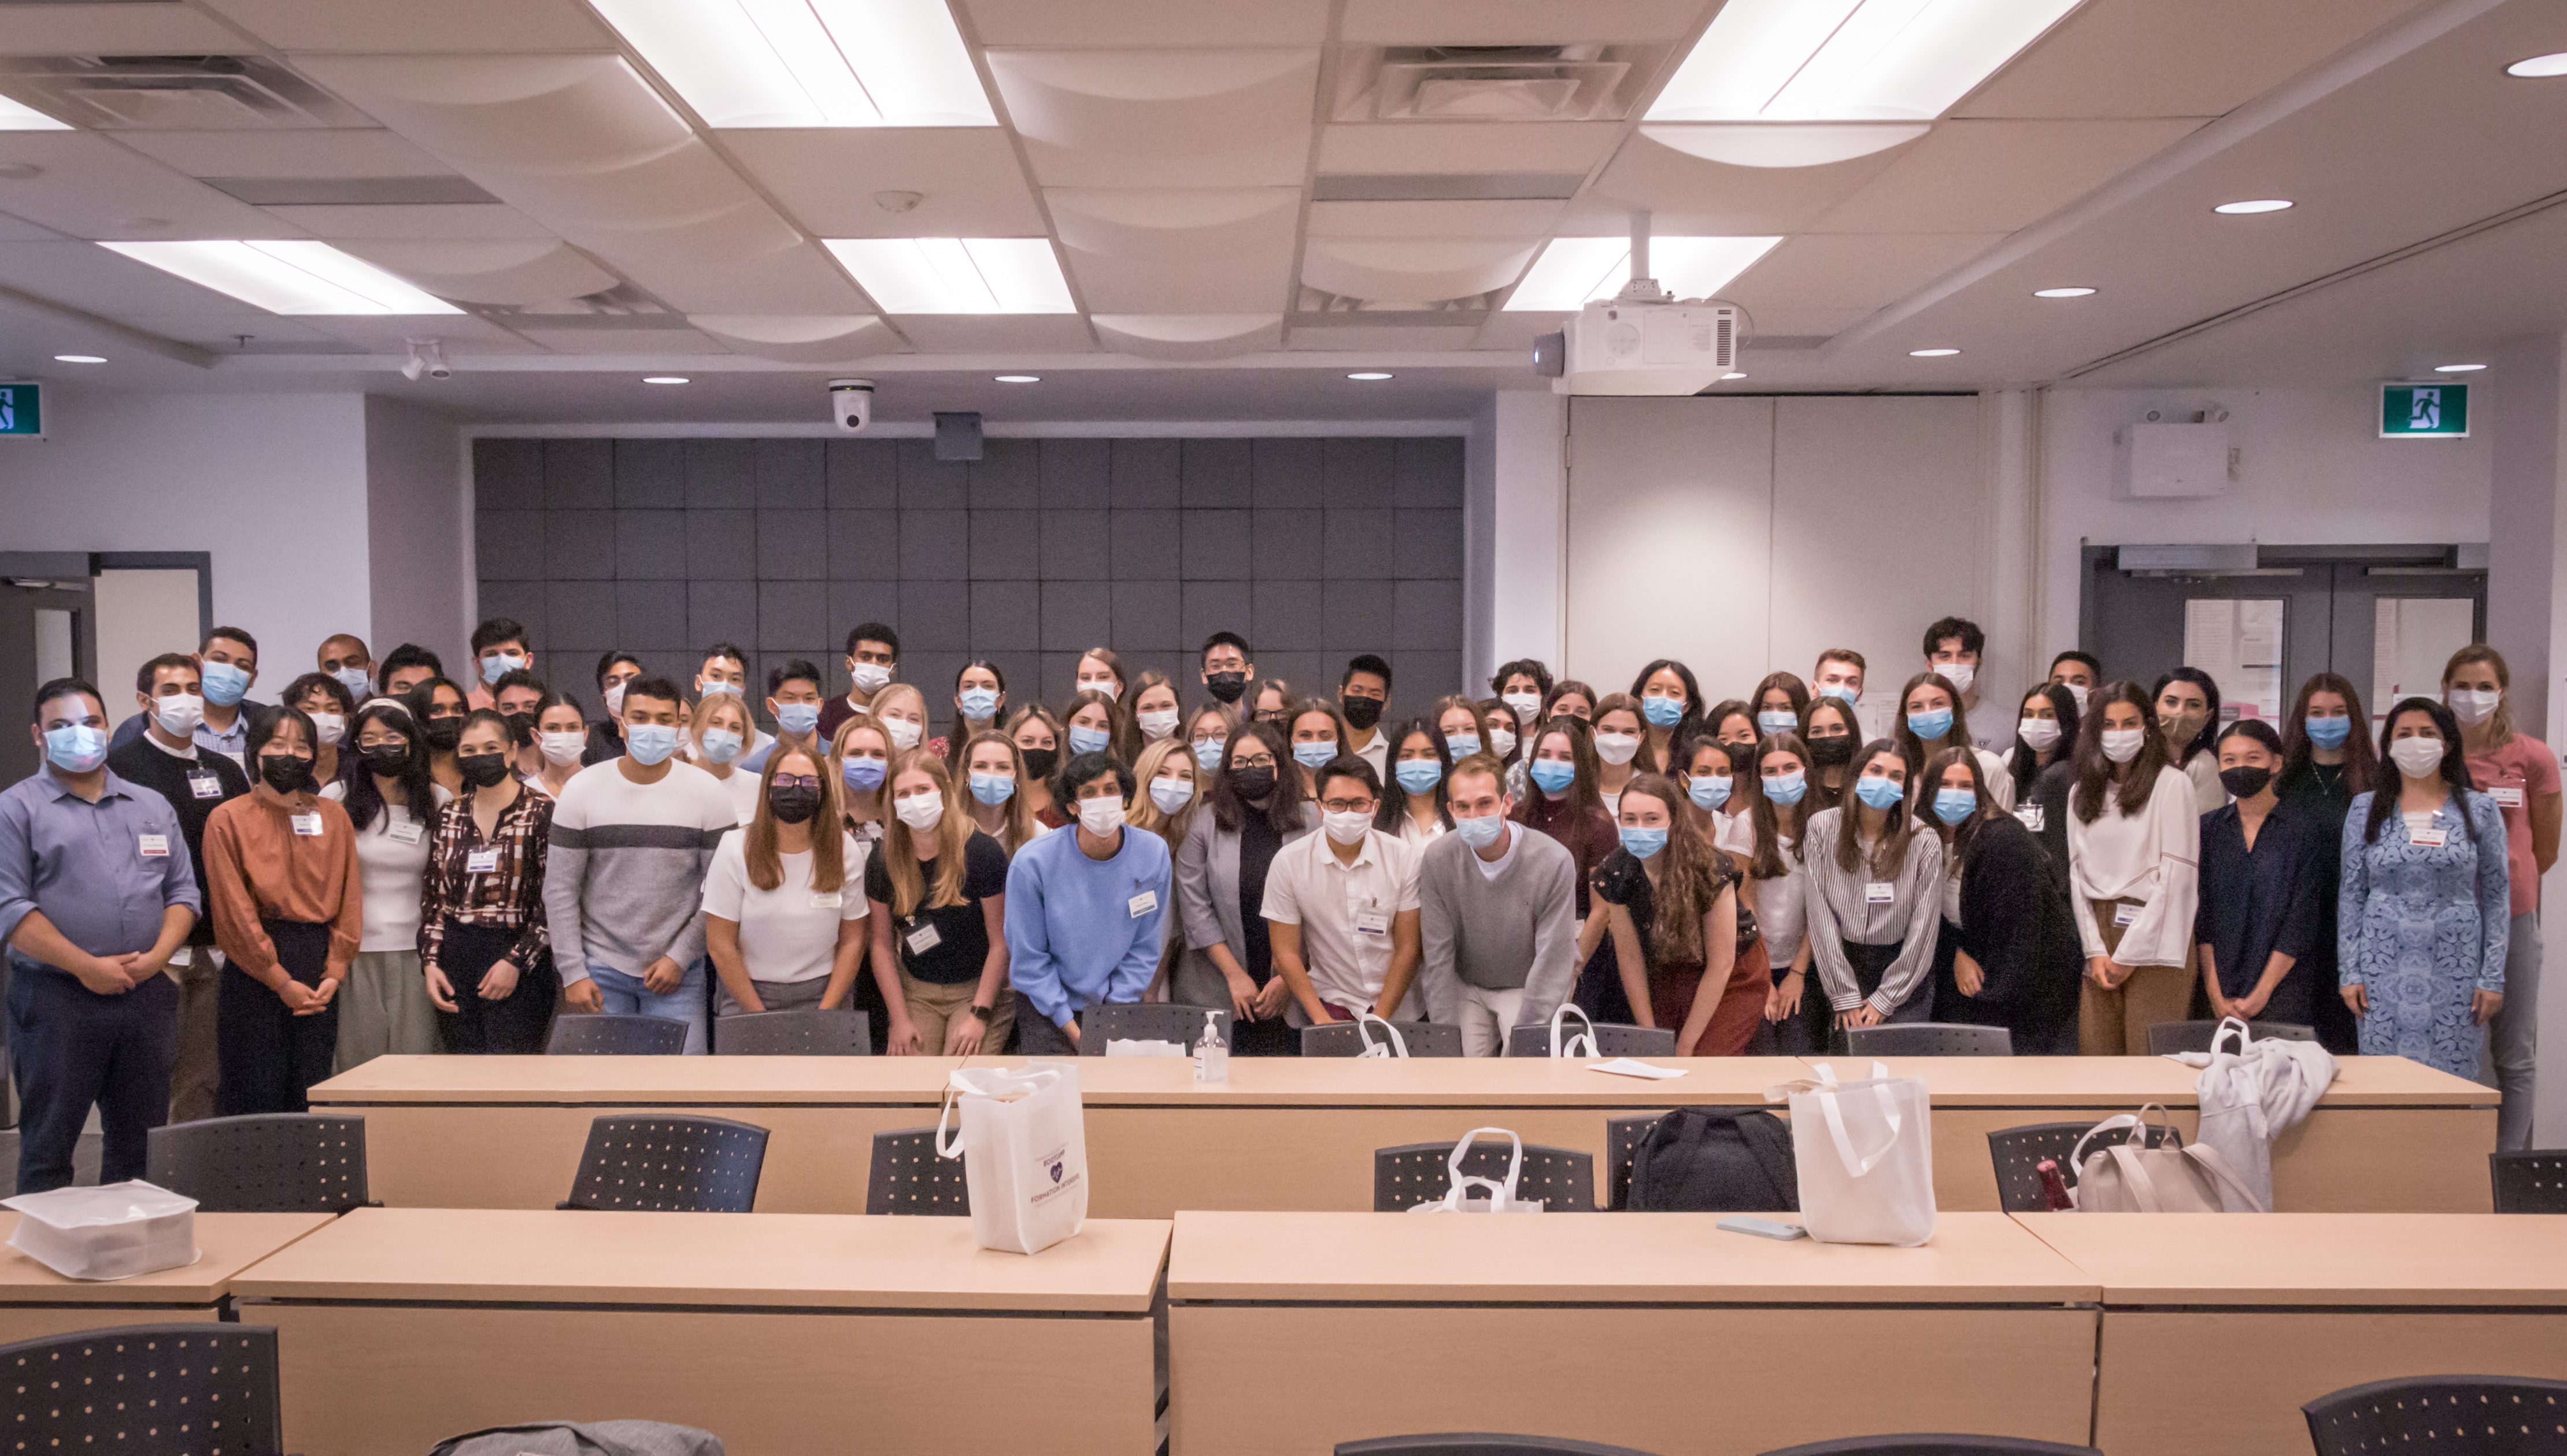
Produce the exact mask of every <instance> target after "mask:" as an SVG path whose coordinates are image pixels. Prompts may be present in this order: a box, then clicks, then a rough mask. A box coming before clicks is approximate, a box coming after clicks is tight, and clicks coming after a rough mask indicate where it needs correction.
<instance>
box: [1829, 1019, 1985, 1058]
mask: <svg viewBox="0 0 2567 1456" xmlns="http://www.w3.org/2000/svg"><path fill="white" fill-rule="evenodd" d="M1844 1035H1845V1039H1846V1054H1847V1055H1848V1056H2012V1055H2014V1034H2013V1033H2012V1032H2010V1031H2008V1030H2007V1029H2006V1028H2005V1027H2003V1026H1972V1025H1966V1024H1962V1023H1958V1022H1953V1021H1902V1022H1897V1023H1894V1024H1890V1025H1883V1026H1854V1027H1849V1028H1848V1029H1847V1030H1846V1031H1845V1032H1844Z"/></svg>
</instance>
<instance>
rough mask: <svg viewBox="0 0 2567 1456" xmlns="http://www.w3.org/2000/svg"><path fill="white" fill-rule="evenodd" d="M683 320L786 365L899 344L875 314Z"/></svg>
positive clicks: (883, 350) (886, 350) (860, 355)
mask: <svg viewBox="0 0 2567 1456" xmlns="http://www.w3.org/2000/svg"><path fill="white" fill-rule="evenodd" d="M687 322H688V323H690V324H693V325H695V326H696V327H697V328H699V329H702V330H704V331H705V332H706V333H708V334H711V335H713V337H714V338H716V339H718V340H720V341H721V342H722V343H723V344H724V345H726V346H728V347H729V348H731V349H733V350H736V351H738V352H739V353H742V354H754V355H756V356H757V357H758V358H760V359H774V360H779V361H782V362H784V363H786V364H836V363H840V362H847V361H853V360H858V359H865V358H869V357H871V356H873V355H876V354H890V353H894V352H896V351H898V350H899V349H900V347H901V343H900V336H899V335H897V334H894V333H893V332H892V331H891V327H890V326H889V325H887V324H885V323H884V322H883V321H882V319H881V318H880V317H878V316H876V315H874V314H830V315H825V316H824V315H794V314H782V315H770V314H690V315H689V316H688V318H687Z"/></svg>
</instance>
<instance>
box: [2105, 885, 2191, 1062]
mask: <svg viewBox="0 0 2567 1456" xmlns="http://www.w3.org/2000/svg"><path fill="white" fill-rule="evenodd" d="M2092 903H2093V905H2094V907H2095V923H2096V924H2097V925H2098V926H2100V927H2101V928H2102V929H2103V932H2104V949H2105V950H2106V952H2108V953H2109V952H2111V951H2114V950H2118V949H2120V947H2121V944H2122V928H2121V927H2120V926H2117V925H2115V924H2113V911H2114V907H2115V902H2113V901H2111V900H2097V901H2094V902H2092ZM2191 1010H2192V972H2191V970H2190V969H2189V968H2187V967H2183V966H2141V967H2139V969H2138V970H2136V971H2133V972H2132V973H2131V978H2130V979H2129V980H2128V981H2125V982H2123V983H2122V984H2121V985H2120V986H2117V987H2114V988H2113V989H2112V990H2110V991H2107V990H2105V989H2104V988H2103V987H2100V986H2097V985H2096V984H2095V981H2094V978H2092V977H2088V978H2086V979H2085V980H2083V981H2080V982H2079V983H2078V992H2077V1050H2078V1052H2079V1053H2080V1054H2081V1055H2085V1056H2145V1055H2147V1054H2148V1027H2150V1026H2153V1025H2155V1024H2156V1023H2158V1022H2159V1021H2180V1020H2183V1019H2185V1017H2186V1016H2187V1015H2188V1014H2189V1013H2190V1012H2191Z"/></svg>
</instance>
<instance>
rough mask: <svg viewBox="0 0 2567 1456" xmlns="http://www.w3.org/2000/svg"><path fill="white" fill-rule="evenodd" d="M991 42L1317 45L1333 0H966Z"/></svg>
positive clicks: (1324, 32) (1324, 33) (1325, 33)
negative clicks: (1228, 0) (1211, 0)
mask: <svg viewBox="0 0 2567 1456" xmlns="http://www.w3.org/2000/svg"><path fill="white" fill-rule="evenodd" d="M959 8H961V9H963V10H965V11H967V12H968V13H969V15H970V17H971V22H972V25H973V28H974V29H976V30H978V31H979V32H980V39H981V43H982V44H983V45H986V46H1148V47H1202V46H1315V45H1317V44H1319V43H1320V42H1321V41H1323V40H1326V39H1327V36H1328V4H1327V0H1257V3H1254V4H1233V5H1205V4H1202V3H1199V0H964V3H963V5H962V6H961V7H959Z"/></svg>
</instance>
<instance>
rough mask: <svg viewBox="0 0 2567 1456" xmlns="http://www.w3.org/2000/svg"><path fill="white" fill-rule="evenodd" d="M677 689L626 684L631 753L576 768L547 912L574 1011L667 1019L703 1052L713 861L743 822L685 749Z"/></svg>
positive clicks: (556, 826) (552, 861) (550, 850)
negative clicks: (679, 1024)
mask: <svg viewBox="0 0 2567 1456" xmlns="http://www.w3.org/2000/svg"><path fill="white" fill-rule="evenodd" d="M681 706H682V705H681V702H680V699H679V696H678V687H677V685H676V684H674V683H672V682H670V681H669V680H668V679H666V678H642V679H638V680H636V681H634V682H633V683H630V684H628V685H627V686H626V687H625V689H624V714H623V726H624V756H622V757H620V758H610V759H608V760H606V761H605V762H603V763H593V764H591V765H589V766H588V767H586V768H583V769H581V770H580V771H579V772H577V773H575V774H573V775H571V780H570V782H568V783H566V784H564V785H562V791H561V798H560V799H559V800H558V801H557V802H555V804H554V805H553V828H552V839H551V841H550V843H549V846H548V847H547V849H546V852H545V864H544V916H545V919H546V921H547V925H546V929H547V931H548V932H549V934H550V936H551V938H552V946H553V964H554V965H555V966H556V967H557V968H559V970H560V972H561V979H562V1000H563V1001H564V1002H565V1003H567V1004H568V1006H569V1009H570V1010H572V1011H575V1012H614V1013H617V1014H620V1015H624V1016H645V1017H660V1018H664V1019H668V1020H673V1021H683V1022H685V1023H686V1026H687V1051H688V1053H689V1054H690V1055H697V1054H701V1053H703V1052H704V1050H705V1049H706V1044H707V1037H706V1026H705V1021H706V1006H705V963H704V962H705V917H704V899H705V869H706V867H707V866H709V865H711V864H712V863H713V846H714V845H715V844H716V843H718V842H719V841H720V839H721V836H722V834H723V833H724V832H725V831H727V830H730V829H732V828H735V827H736V826H737V824H738V815H737V814H736V813H735V812H734V811H733V810H732V808H731V803H730V795H728V794H727V793H725V792H723V791H722V787H721V785H720V784H719V783H717V782H715V781H714V780H713V775H712V774H710V773H707V772H705V771H704V770H703V769H701V768H698V767H696V766H695V765H693V764H691V763H682V762H679V761H677V760H676V758H675V757H674V756H673V755H674V754H675V753H676V752H677V751H678V713H679V709H680V707H681Z"/></svg>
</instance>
